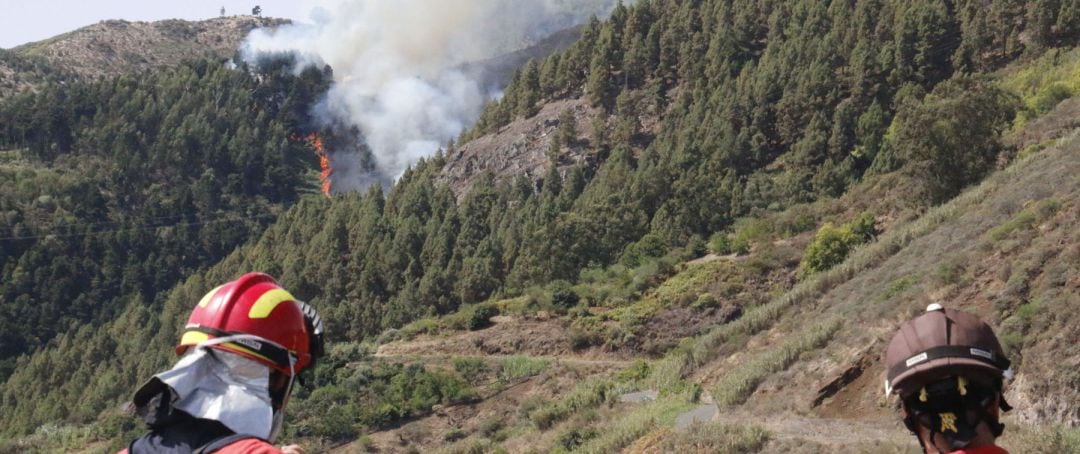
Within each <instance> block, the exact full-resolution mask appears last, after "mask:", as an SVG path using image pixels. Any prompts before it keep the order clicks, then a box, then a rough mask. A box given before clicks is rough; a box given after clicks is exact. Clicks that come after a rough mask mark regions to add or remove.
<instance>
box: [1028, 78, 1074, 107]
mask: <svg viewBox="0 0 1080 454" xmlns="http://www.w3.org/2000/svg"><path fill="white" fill-rule="evenodd" d="M1072 95H1073V94H1072V91H1071V90H1069V87H1066V86H1065V85H1064V84H1061V83H1053V84H1050V85H1048V86H1046V87H1044V88H1043V89H1042V90H1039V94H1038V95H1036V96H1035V99H1034V102H1033V103H1032V104H1033V105H1032V107H1033V108H1035V113H1037V114H1039V115H1042V114H1045V113H1047V112H1050V111H1051V110H1054V108H1055V107H1057V105H1058V104H1060V103H1061V101H1064V100H1066V99H1069V98H1070V97H1072Z"/></svg>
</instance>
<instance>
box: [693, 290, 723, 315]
mask: <svg viewBox="0 0 1080 454" xmlns="http://www.w3.org/2000/svg"><path fill="white" fill-rule="evenodd" d="M690 307H692V308H694V309H695V310H699V311H703V310H706V309H714V308H717V307H720V302H719V301H717V300H716V297H714V296H712V295H710V294H708V293H702V294H700V295H698V297H697V299H695V300H694V302H693V304H691V305H690Z"/></svg>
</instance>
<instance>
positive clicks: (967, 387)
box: [885, 304, 1012, 454]
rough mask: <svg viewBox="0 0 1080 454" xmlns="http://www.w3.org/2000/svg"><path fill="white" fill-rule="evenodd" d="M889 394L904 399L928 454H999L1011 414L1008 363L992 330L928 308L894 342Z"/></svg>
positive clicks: (907, 420) (908, 420)
mask: <svg viewBox="0 0 1080 454" xmlns="http://www.w3.org/2000/svg"><path fill="white" fill-rule="evenodd" d="M885 363H886V365H887V367H888V371H887V378H886V381H885V392H886V394H887V395H891V394H896V395H899V396H900V401H901V408H902V411H903V416H904V424H905V425H906V426H907V428H908V429H909V430H910V431H911V432H912V433H913V434H914V435H915V436H916V437H917V438H918V440H919V444H921V445H922V448H923V452H926V453H934V454H936V453H961V454H1002V453H1005V454H1007V452H1006V451H1005V450H1004V449H1002V448H1000V447H998V446H997V445H996V444H995V440H996V439H997V438H998V437H999V436H1001V433H1002V431H1003V430H1004V427H1005V426H1004V424H1001V422H1000V421H999V416H1000V414H1001V412H1005V411H1009V410H1010V409H1011V408H1010V407H1009V404H1008V402H1006V401H1005V395H1004V393H1003V391H1002V390H1003V382H1004V380H1006V379H1011V378H1012V369H1011V368H1010V364H1009V360H1008V359H1006V358H1005V354H1004V352H1003V351H1002V349H1001V344H1000V343H999V342H998V339H997V336H995V335H994V331H993V330H992V329H991V328H990V326H989V325H987V324H986V323H984V322H983V321H982V320H979V318H978V317H976V316H974V315H972V314H969V313H967V312H962V311H957V310H951V309H945V308H943V307H942V306H941V305H940V304H931V305H930V306H929V307H928V308H927V310H926V313H924V314H921V315H919V316H918V317H916V318H914V319H912V320H910V321H908V322H906V323H904V324H903V325H902V326H901V327H900V330H899V331H897V332H896V334H895V335H894V336H893V338H892V341H890V342H889V347H888V350H887V351H886V354H885Z"/></svg>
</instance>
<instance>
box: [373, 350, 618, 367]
mask: <svg viewBox="0 0 1080 454" xmlns="http://www.w3.org/2000/svg"><path fill="white" fill-rule="evenodd" d="M375 357H376V358H379V359H381V360H384V361H395V360H400V361H403V362H408V361H420V362H423V363H428V364H431V363H438V364H443V363H450V362H452V361H453V360H454V359H456V358H478V359H483V360H486V361H493V362H494V361H503V360H507V359H510V358H529V359H533V360H547V361H549V362H550V363H551V365H553V366H560V365H564V366H572V367H573V366H585V367H604V368H622V367H629V366H630V365H631V364H633V363H634V362H633V361H630V360H620V359H592V358H586V357H577V356H567V355H539V356H532V355H455V354H446V353H434V354H430V355H416V354H407V355H399V354H386V353H379V352H377V353H375Z"/></svg>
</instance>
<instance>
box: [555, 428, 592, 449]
mask: <svg viewBox="0 0 1080 454" xmlns="http://www.w3.org/2000/svg"><path fill="white" fill-rule="evenodd" d="M597 435H599V432H597V431H596V429H595V428H592V427H585V428H574V429H570V430H568V431H566V432H563V433H562V434H560V435H559V436H558V437H557V438H556V439H555V443H556V444H557V445H558V446H559V447H561V448H563V449H565V450H567V451H573V450H574V449H577V447H578V446H581V445H583V444H585V442H586V441H589V440H592V439H593V438H596V436H597Z"/></svg>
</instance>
